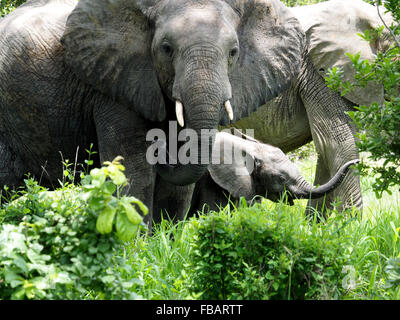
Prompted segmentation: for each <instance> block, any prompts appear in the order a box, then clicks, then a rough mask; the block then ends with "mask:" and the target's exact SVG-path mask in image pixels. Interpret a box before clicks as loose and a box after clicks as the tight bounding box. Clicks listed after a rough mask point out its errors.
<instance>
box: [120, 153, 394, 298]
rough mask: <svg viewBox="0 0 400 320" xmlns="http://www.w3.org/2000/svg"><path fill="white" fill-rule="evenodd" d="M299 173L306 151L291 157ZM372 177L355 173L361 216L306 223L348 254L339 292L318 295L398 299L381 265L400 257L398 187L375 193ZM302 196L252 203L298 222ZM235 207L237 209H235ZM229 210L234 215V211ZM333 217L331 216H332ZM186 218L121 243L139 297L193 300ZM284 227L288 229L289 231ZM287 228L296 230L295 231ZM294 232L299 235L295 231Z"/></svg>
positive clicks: (310, 162) (309, 161) (308, 162)
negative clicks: (330, 235) (330, 234)
mask: <svg viewBox="0 0 400 320" xmlns="http://www.w3.org/2000/svg"><path fill="white" fill-rule="evenodd" d="M297 165H298V166H299V168H300V170H301V172H302V174H303V175H304V176H305V177H306V178H307V179H308V180H309V181H312V180H313V175H314V170H315V157H313V156H311V157H308V158H306V159H302V160H300V161H298V162H297ZM372 180H373V178H372V177H370V176H366V177H362V178H361V186H362V192H363V198H364V210H363V215H362V217H360V216H357V217H350V216H349V217H346V218H340V219H338V218H337V216H339V214H335V213H333V215H332V217H330V218H329V219H328V220H327V221H326V222H325V223H324V228H325V229H324V228H322V227H321V225H318V224H316V223H315V222H314V223H312V225H311V227H310V230H311V232H312V234H311V235H310V237H316V236H318V234H319V233H320V232H322V230H328V229H329V228H330V225H331V226H332V229H333V228H336V229H335V230H337V232H338V233H339V235H340V237H341V238H340V239H342V241H343V246H344V250H347V252H348V253H349V257H350V258H349V261H348V268H347V269H345V270H343V279H342V280H343V281H341V283H342V284H343V286H345V285H346V283H345V282H346V281H347V280H348V281H352V282H350V285H349V286H348V287H346V288H347V290H344V291H343V294H342V295H341V296H340V297H337V296H336V297H334V296H330V294H329V292H327V293H326V294H325V295H322V296H321V297H320V298H321V299H338V298H340V299H368V300H370V299H400V288H397V289H396V288H394V289H393V288H392V289H388V288H386V286H385V285H386V282H387V274H386V272H385V267H386V266H387V262H388V259H390V258H394V257H400V241H399V230H400V206H399V204H400V192H399V190H398V189H393V190H392V195H389V194H384V195H383V197H382V198H381V199H377V198H376V197H375V194H374V192H373V191H372V188H371V183H372ZM305 206H306V201H303V200H302V201H296V202H295V205H294V206H292V207H290V206H286V205H284V204H282V203H277V204H276V203H272V202H270V201H268V200H264V201H263V204H262V208H264V209H263V210H261V211H260V207H258V208H254V210H257V211H258V212H260V214H264V213H265V214H266V215H268V212H270V213H271V212H273V213H274V214H277V213H279V214H278V215H285V216H286V217H288V219H292V220H293V221H292V223H291V224H292V225H296V223H297V222H298V223H297V225H298V226H299V228H300V226H301V225H303V224H302V222H301V221H304V220H305V219H306V217H305V216H304V209H305ZM238 210H241V209H240V208H239V209H238ZM232 214H235V213H234V212H233V213H232ZM335 216H336V217H335ZM190 223H191V222H190V221H183V222H180V223H177V224H174V223H172V222H170V221H168V220H163V221H162V222H161V223H160V224H159V225H158V226H157V227H156V231H155V233H154V235H153V236H152V237H147V236H140V237H138V238H137V239H136V241H134V242H132V243H130V244H129V245H127V246H126V250H125V257H126V259H128V261H129V263H130V264H131V265H132V270H134V272H133V273H132V274H130V275H126V276H127V277H133V278H138V279H141V282H140V283H138V286H137V288H136V291H137V293H138V294H139V295H141V296H142V297H143V298H145V299H193V298H197V297H196V296H192V295H191V294H190V292H189V291H188V288H187V283H188V280H189V278H190V276H191V270H190V269H189V268H188V265H189V260H190V254H191V246H190V243H189V238H190V236H191V234H190ZM289 231H290V230H289ZM290 232H294V233H296V231H295V230H292V231H290ZM298 234H299V236H300V235H301V236H304V234H301V232H300V231H299V232H298Z"/></svg>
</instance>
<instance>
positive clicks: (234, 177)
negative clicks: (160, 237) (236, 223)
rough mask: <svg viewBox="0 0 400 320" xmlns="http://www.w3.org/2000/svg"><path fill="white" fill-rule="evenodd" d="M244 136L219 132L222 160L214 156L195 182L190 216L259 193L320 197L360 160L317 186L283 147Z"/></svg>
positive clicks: (290, 200) (272, 196)
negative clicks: (204, 172) (203, 173)
mask: <svg viewBox="0 0 400 320" xmlns="http://www.w3.org/2000/svg"><path fill="white" fill-rule="evenodd" d="M242 136H243V137H245V138H246V139H244V138H242V137H238V136H235V135H232V134H229V133H226V132H220V133H218V134H217V136H216V141H215V145H214V149H213V154H215V155H219V160H220V162H219V164H216V163H215V160H217V159H214V161H213V163H212V164H210V165H209V166H208V172H207V173H206V174H205V175H204V176H203V177H202V178H201V179H200V180H199V181H198V182H197V183H196V186H195V190H194V193H193V198H192V202H191V208H190V211H189V216H191V215H193V214H195V213H196V212H197V211H202V210H203V208H205V209H206V210H207V209H208V210H217V209H218V207H219V206H221V205H222V206H226V205H227V204H228V202H229V200H228V199H229V198H230V200H233V201H234V202H235V201H236V200H238V199H239V198H240V197H244V198H245V199H246V200H248V201H251V200H252V199H253V198H254V197H255V196H257V195H259V196H264V197H266V198H268V199H270V200H272V201H278V200H279V199H281V197H282V196H283V194H284V193H285V191H286V195H287V200H288V204H290V205H293V200H294V199H310V198H311V199H316V198H321V197H323V196H324V195H325V194H326V193H328V192H330V191H332V190H334V189H335V188H336V187H337V186H338V185H339V184H340V183H341V182H342V180H343V179H344V177H345V175H346V173H347V171H348V169H349V167H350V166H351V165H353V164H356V163H358V162H359V160H358V159H356V160H352V161H349V162H347V163H345V164H344V165H343V166H342V167H341V168H340V169H339V171H338V172H337V173H336V174H335V175H334V176H333V177H332V179H330V180H329V181H328V182H326V183H325V184H323V185H321V186H319V187H314V186H313V185H310V184H309V183H308V182H307V181H306V180H305V179H304V178H303V177H302V176H301V174H300V172H299V170H298V169H297V168H296V166H295V165H294V164H293V163H292V162H291V161H290V160H289V158H288V157H287V156H286V155H285V154H284V153H283V152H282V150H281V149H279V148H276V147H273V146H271V145H268V144H263V143H260V142H259V141H257V140H255V139H253V138H250V137H248V136H246V135H243V134H242ZM232 153H233V156H232ZM235 155H236V156H235ZM227 158H228V159H227ZM226 160H228V161H226Z"/></svg>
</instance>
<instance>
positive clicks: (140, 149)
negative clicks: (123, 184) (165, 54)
mask: <svg viewBox="0 0 400 320" xmlns="http://www.w3.org/2000/svg"><path fill="white" fill-rule="evenodd" d="M94 120H95V125H96V132H97V140H98V146H99V154H100V161H101V162H104V161H112V160H113V159H114V158H115V157H116V156H119V155H120V156H122V157H124V161H123V165H124V166H125V175H126V177H127V179H128V183H129V185H128V187H127V188H126V189H125V190H126V192H127V193H128V194H131V195H134V196H135V197H137V198H138V199H140V200H141V201H143V203H144V204H145V205H146V206H147V207H148V209H149V214H148V215H146V216H145V217H144V221H145V223H147V225H148V226H149V229H150V230H151V225H152V219H153V217H152V213H153V196H154V187H155V180H156V172H155V169H154V166H152V165H150V164H149V163H148V162H147V160H146V150H147V148H148V146H149V144H148V142H147V141H146V134H147V131H148V130H149V129H150V128H151V127H150V124H149V123H148V122H147V121H146V120H144V119H143V118H140V117H139V116H138V115H137V114H136V113H135V112H134V111H131V110H128V109H127V108H124V107H123V106H121V105H117V104H116V103H112V102H110V103H109V104H107V105H105V106H103V107H96V108H95V109H94ZM139 212H140V211H139Z"/></svg>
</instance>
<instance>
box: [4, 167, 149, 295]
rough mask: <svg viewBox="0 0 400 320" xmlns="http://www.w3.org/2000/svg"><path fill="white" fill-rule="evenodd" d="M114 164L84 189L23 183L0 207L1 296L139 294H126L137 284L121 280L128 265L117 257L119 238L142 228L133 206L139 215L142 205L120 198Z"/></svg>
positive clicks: (122, 181)
mask: <svg viewBox="0 0 400 320" xmlns="http://www.w3.org/2000/svg"><path fill="white" fill-rule="evenodd" d="M119 160H120V159H116V160H114V161H113V162H112V163H106V164H105V166H104V167H103V168H101V169H93V170H91V172H90V174H89V175H87V176H85V177H83V180H82V185H81V186H74V185H73V184H68V183H67V182H65V181H64V183H63V185H62V187H61V188H60V189H59V190H56V191H47V190H46V189H44V188H42V187H40V186H39V185H38V183H37V182H36V181H34V180H33V179H26V180H25V186H26V191H24V192H21V194H20V195H21V196H20V197H18V198H17V199H15V200H13V201H10V202H8V203H6V204H3V206H2V209H1V210H0V299H43V298H45V299H83V298H90V297H91V296H93V295H95V296H96V297H99V298H104V299H113V298H117V299H122V298H126V299H131V298H135V297H136V294H135V293H134V291H131V290H129V289H130V288H131V287H132V286H134V285H135V284H136V283H137V282H138V281H139V280H138V279H135V278H132V277H131V278H129V279H125V280H124V279H123V277H122V274H123V273H124V272H125V273H130V272H131V266H130V265H128V264H127V263H126V261H125V259H123V258H122V257H121V256H120V255H119V253H120V252H122V251H123V249H124V248H123V244H122V241H121V240H123V241H129V240H132V239H133V238H134V237H136V235H137V231H138V228H139V226H140V224H141V223H142V217H141V216H140V215H139V214H138V212H137V211H136V209H135V207H134V206H132V203H135V204H137V205H138V207H139V208H141V210H142V211H144V212H147V208H146V207H145V206H144V205H143V204H142V203H141V202H140V201H138V200H137V199H135V198H133V197H126V196H122V197H120V196H119V194H120V190H121V188H122V187H123V185H124V184H125V182H126V178H125V176H124V174H123V172H122V171H123V169H124V168H123V166H122V165H121V164H120V163H119V162H118V161H119ZM69 176H71V172H70V171H68V170H66V171H65V177H67V178H68V177H69ZM115 193H116V196H113V194H115ZM18 195H19V194H14V195H13V198H15V197H17V196H18ZM114 217H115V220H116V222H115V231H116V232H114V233H113V232H112V231H113V223H114ZM101 234H103V235H101Z"/></svg>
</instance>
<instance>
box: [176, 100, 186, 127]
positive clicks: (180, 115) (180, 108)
mask: <svg viewBox="0 0 400 320" xmlns="http://www.w3.org/2000/svg"><path fill="white" fill-rule="evenodd" d="M175 112H176V120H178V123H179V125H180V126H181V127H183V126H184V125H185V121H184V120H183V104H182V102H180V101H178V100H176V104H175Z"/></svg>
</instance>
